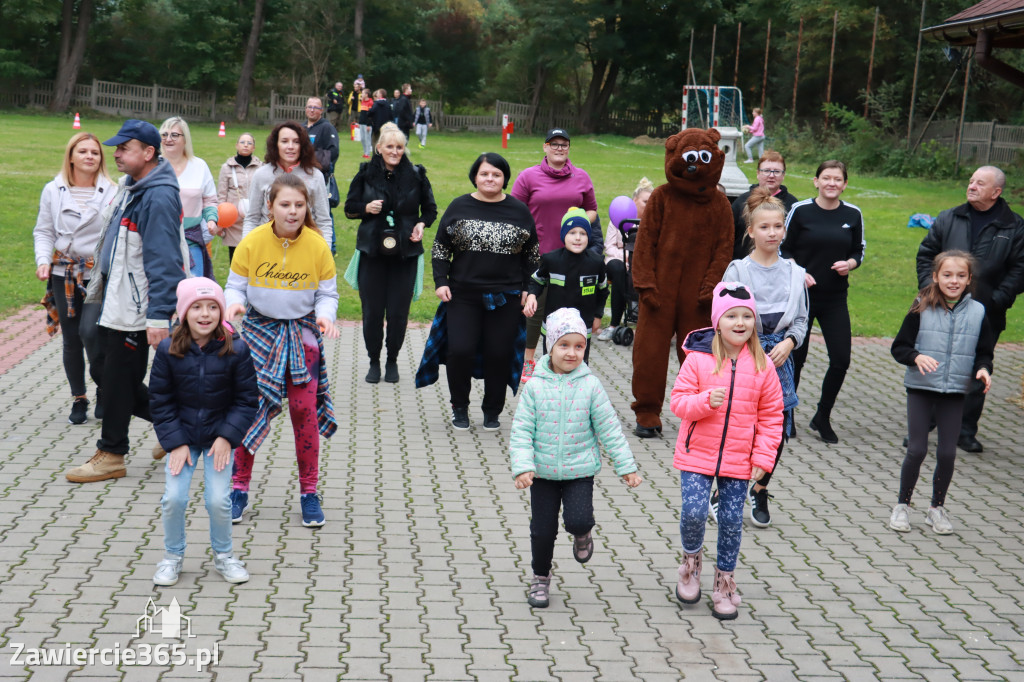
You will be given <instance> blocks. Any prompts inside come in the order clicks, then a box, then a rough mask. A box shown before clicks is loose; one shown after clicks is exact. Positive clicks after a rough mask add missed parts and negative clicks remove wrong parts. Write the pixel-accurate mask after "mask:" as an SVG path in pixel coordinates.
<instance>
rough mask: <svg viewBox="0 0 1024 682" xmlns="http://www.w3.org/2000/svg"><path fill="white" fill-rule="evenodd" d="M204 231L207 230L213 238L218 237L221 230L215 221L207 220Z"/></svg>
mask: <svg viewBox="0 0 1024 682" xmlns="http://www.w3.org/2000/svg"><path fill="white" fill-rule="evenodd" d="M206 229H207V230H209V232H210V234H212V235H213V236H214V237H216V236H218V235H219V234H220V233H221V232H223V230H221V229H220V225H218V224H217V221H216V220H207V221H206Z"/></svg>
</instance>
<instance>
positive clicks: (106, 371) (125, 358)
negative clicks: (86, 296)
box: [96, 327, 153, 455]
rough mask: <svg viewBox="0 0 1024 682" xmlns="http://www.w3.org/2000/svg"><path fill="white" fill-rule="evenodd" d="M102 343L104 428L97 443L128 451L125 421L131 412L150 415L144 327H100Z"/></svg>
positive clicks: (119, 452)
mask: <svg viewBox="0 0 1024 682" xmlns="http://www.w3.org/2000/svg"><path fill="white" fill-rule="evenodd" d="M99 337H100V340H101V342H102V344H103V351H104V355H105V359H104V362H103V377H102V383H101V384H100V385H101V386H103V395H102V398H101V400H102V401H103V429H102V431H101V432H100V439H99V440H98V441H96V447H97V448H99V449H100V450H105V451H106V452H112V453H114V454H115V455H126V454H128V425H129V424H130V423H131V420H132V416H133V415H134V416H136V417H139V418H141V419H145V420H146V421H153V420H152V418H150V416H149V389H148V388H147V387H146V384H145V383H144V382H143V380H144V379H145V378H146V367H147V365H148V364H149V343H147V341H146V330H145V329H143V330H142V331H137V332H122V331H118V330H116V329H108V328H107V327H99Z"/></svg>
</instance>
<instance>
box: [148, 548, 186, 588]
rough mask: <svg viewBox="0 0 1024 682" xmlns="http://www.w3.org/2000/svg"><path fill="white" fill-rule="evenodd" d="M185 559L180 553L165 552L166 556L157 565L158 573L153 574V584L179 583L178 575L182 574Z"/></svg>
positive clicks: (168, 584) (166, 585) (165, 585)
mask: <svg viewBox="0 0 1024 682" xmlns="http://www.w3.org/2000/svg"><path fill="white" fill-rule="evenodd" d="M184 561H185V557H183V556H181V555H179V554H171V553H170V552H167V553H165V554H164V558H163V559H161V560H160V561H159V562H158V563H157V565H156V573H154V574H153V584H154V585H162V586H164V587H170V586H171V585H174V584H175V583H177V582H178V576H179V575H180V574H181V564H182V563H184Z"/></svg>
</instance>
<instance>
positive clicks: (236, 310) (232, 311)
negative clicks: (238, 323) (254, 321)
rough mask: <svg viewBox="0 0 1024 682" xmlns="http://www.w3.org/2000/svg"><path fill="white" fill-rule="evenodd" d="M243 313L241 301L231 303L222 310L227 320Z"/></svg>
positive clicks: (238, 316)
mask: <svg viewBox="0 0 1024 682" xmlns="http://www.w3.org/2000/svg"><path fill="white" fill-rule="evenodd" d="M242 315H245V306H244V305H242V304H241V303H232V304H231V305H229V306H228V309H227V310H226V311H225V312H224V319H225V320H228V321H232V320H237V319H239V318H240V317H242Z"/></svg>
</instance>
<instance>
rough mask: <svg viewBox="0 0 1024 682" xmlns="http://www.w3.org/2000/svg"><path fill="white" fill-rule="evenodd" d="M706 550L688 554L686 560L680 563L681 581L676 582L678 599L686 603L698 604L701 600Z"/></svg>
mask: <svg viewBox="0 0 1024 682" xmlns="http://www.w3.org/2000/svg"><path fill="white" fill-rule="evenodd" d="M703 558H704V550H703V549H701V550H700V551H699V552H697V553H696V554H687V555H686V560H685V561H683V563H682V564H680V565H679V582H678V583H677V584H676V599H678V600H679V601H681V602H683V603H684V604H696V603H697V602H699V601H700V568H701V565H702V564H703V563H704V561H703Z"/></svg>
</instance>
